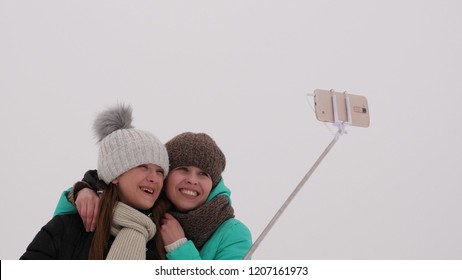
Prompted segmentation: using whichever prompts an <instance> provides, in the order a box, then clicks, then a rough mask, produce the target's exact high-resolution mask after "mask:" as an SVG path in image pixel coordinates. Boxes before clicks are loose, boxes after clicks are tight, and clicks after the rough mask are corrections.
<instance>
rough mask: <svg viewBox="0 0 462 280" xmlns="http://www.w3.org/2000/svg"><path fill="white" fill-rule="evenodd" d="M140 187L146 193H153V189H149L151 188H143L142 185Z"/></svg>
mask: <svg viewBox="0 0 462 280" xmlns="http://www.w3.org/2000/svg"><path fill="white" fill-rule="evenodd" d="M140 189H141V190H142V191H143V192H145V193H147V194H153V193H154V190H151V189H148V188H144V187H140Z"/></svg>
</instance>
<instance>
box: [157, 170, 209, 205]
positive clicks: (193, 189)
mask: <svg viewBox="0 0 462 280" xmlns="http://www.w3.org/2000/svg"><path fill="white" fill-rule="evenodd" d="M166 184H167V187H166V194H167V197H168V199H169V200H170V201H171V202H172V203H173V205H175V207H176V209H178V210H179V211H181V212H187V211H190V210H193V209H196V208H197V207H199V206H200V205H202V204H204V203H205V201H206V200H207V197H208V196H209V194H210V191H211V190H212V179H211V178H210V175H209V174H207V173H205V172H204V171H203V170H202V169H200V168H197V167H195V166H180V167H177V168H175V169H173V170H171V171H170V173H169V174H168V177H167V182H166Z"/></svg>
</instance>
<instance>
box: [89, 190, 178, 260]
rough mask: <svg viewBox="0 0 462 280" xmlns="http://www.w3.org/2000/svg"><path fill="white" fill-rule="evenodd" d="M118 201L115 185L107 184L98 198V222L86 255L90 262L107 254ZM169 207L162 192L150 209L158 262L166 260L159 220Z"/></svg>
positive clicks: (102, 258)
mask: <svg viewBox="0 0 462 280" xmlns="http://www.w3.org/2000/svg"><path fill="white" fill-rule="evenodd" d="M118 201H119V196H118V194H117V187H116V185H114V184H112V183H109V185H108V186H107V187H106V188H105V189H104V191H103V193H102V195H101V196H100V203H99V212H98V220H97V223H96V230H95V233H94V235H93V239H92V241H91V246H90V252H89V254H88V259H90V260H104V259H105V257H106V255H107V253H108V252H109V247H108V244H109V237H110V233H111V226H112V218H113V213H114V207H115V205H116V203H117V202H118ZM170 207H171V203H170V202H169V201H168V200H167V197H166V196H165V194H164V192H163V191H162V192H161V193H160V195H159V197H158V198H157V200H156V202H155V203H154V206H153V207H152V210H151V211H152V215H151V218H152V220H153V222H154V224H155V225H156V229H157V233H156V235H155V236H154V239H155V242H154V244H155V246H156V248H154V249H155V250H154V252H155V253H156V257H157V259H159V260H165V259H166V256H165V255H166V253H165V249H164V242H163V241H162V236H161V235H160V232H159V231H160V226H161V220H162V218H163V216H164V214H165V213H166V212H167V210H169V209H170Z"/></svg>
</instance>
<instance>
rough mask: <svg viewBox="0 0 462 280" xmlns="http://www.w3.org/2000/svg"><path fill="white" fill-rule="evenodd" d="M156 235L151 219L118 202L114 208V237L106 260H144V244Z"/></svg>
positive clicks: (112, 231) (112, 228)
mask: <svg viewBox="0 0 462 280" xmlns="http://www.w3.org/2000/svg"><path fill="white" fill-rule="evenodd" d="M155 233H156V226H155V225H154V223H153V222H152V220H151V218H149V217H148V216H146V215H145V214H143V213H141V212H140V211H138V210H136V209H134V208H132V207H130V206H128V205H126V204H124V203H122V202H118V203H117V204H116V206H115V208H114V217H113V220H112V227H111V235H113V236H115V240H114V242H113V243H112V246H111V249H110V250H109V253H108V255H107V257H106V259H107V260H145V259H146V243H147V242H148V241H149V240H151V238H152V237H153V236H154V234H155Z"/></svg>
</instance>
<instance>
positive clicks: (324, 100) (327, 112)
mask: <svg viewBox="0 0 462 280" xmlns="http://www.w3.org/2000/svg"><path fill="white" fill-rule="evenodd" d="M347 97H348V98H347ZM333 99H335V101H336V103H337V112H336V113H337V116H338V120H339V121H341V122H347V121H348V115H349V114H350V116H351V119H350V122H351V123H350V125H353V126H361V127H368V126H369V123H370V120H369V106H368V104H367V99H366V97H364V96H361V95H355V94H349V93H343V92H335V91H333V90H323V89H316V90H315V91H314V107H315V112H316V118H317V119H318V120H319V121H323V122H330V123H334V121H335V117H334V101H333Z"/></svg>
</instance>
